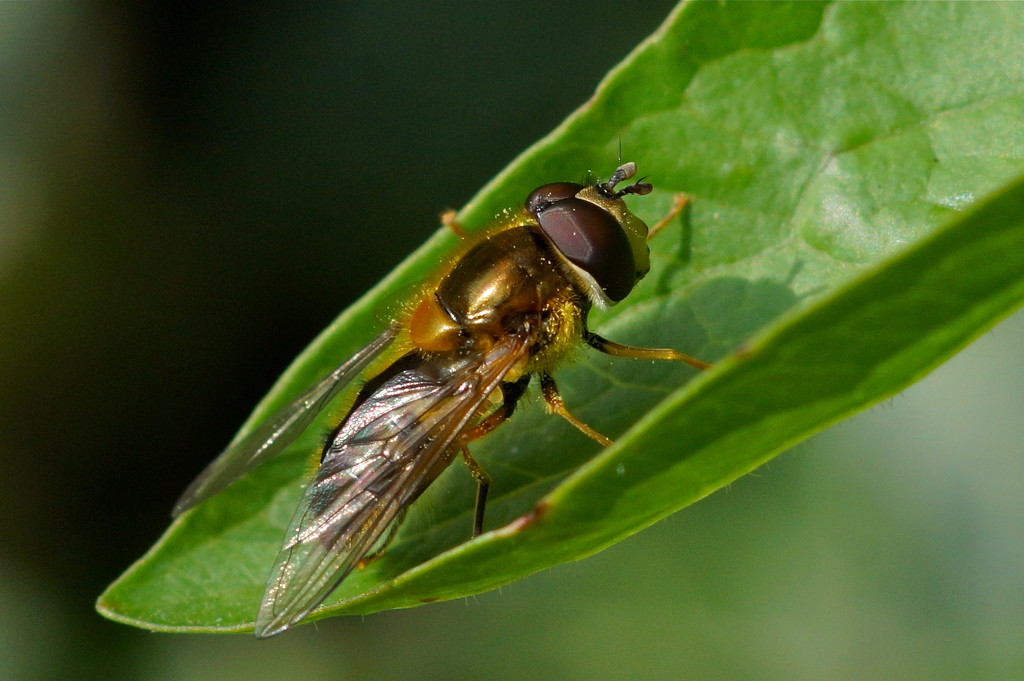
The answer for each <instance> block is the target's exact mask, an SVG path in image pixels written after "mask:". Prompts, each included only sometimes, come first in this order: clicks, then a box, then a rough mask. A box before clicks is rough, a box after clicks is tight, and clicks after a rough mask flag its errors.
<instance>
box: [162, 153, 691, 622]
mask: <svg viewBox="0 0 1024 681" xmlns="http://www.w3.org/2000/svg"><path fill="white" fill-rule="evenodd" d="M635 175H636V165H635V164H633V163H625V164H622V165H620V166H619V167H618V168H617V169H616V170H615V172H614V173H613V174H612V175H611V177H610V178H609V179H608V180H606V181H597V182H594V183H588V184H576V183H573V182H554V183H551V184H545V185H541V186H540V187H538V188H537V189H535V190H534V191H532V192H531V193H530V194H529V196H527V197H526V200H525V202H524V204H523V206H522V207H521V208H519V209H517V210H515V211H510V212H507V213H506V216H505V218H504V219H502V220H501V221H500V222H498V223H496V224H495V225H493V226H491V227H489V228H486V229H483V230H481V231H480V232H479V234H475V235H473V236H467V235H466V234H465V232H464V231H463V230H462V228H461V227H460V226H459V225H457V224H456V223H455V222H454V220H453V219H451V218H450V217H449V218H448V219H447V220H446V222H447V224H448V226H449V227H450V228H451V229H452V230H453V231H454V232H455V233H456V234H457V235H459V236H460V238H462V239H463V240H464V242H465V243H464V244H463V249H462V250H461V251H460V255H458V256H457V257H455V258H453V259H452V261H451V262H450V263H448V264H447V265H446V266H445V268H443V269H442V270H441V272H439V273H438V274H437V275H436V276H435V277H433V278H432V279H430V280H429V281H430V283H428V284H426V285H425V286H424V287H423V288H422V289H421V290H420V292H419V293H418V294H417V297H416V298H415V299H414V300H413V301H412V302H411V303H410V304H409V305H408V306H406V308H405V309H406V312H405V313H403V314H402V315H399V318H398V319H396V320H394V321H393V322H392V323H391V324H390V325H389V326H388V327H387V328H386V329H384V330H383V331H382V332H381V333H380V334H379V335H378V336H377V337H376V338H374V339H373V340H372V341H370V343H369V344H368V345H366V347H364V348H363V349H362V350H360V351H359V352H357V353H356V354H355V355H353V356H352V357H351V358H349V359H347V360H346V361H345V362H343V363H342V364H341V365H339V366H338V367H337V368H336V369H335V370H334V371H332V372H331V373H330V374H328V375H327V376H325V377H324V378H323V379H321V380H320V381H318V382H317V383H316V384H315V385H313V386H312V387H311V388H309V389H308V390H307V391H306V392H305V393H303V394H302V395H300V396H299V397H298V398H296V399H295V400H294V401H293V402H292V403H290V404H289V405H288V406H286V407H284V408H283V409H282V410H280V411H279V412H278V413H276V414H275V415H274V416H272V417H271V418H270V419H268V420H267V421H266V422H265V423H263V424H261V425H259V426H257V427H256V428H255V429H254V430H252V431H251V432H249V433H247V434H245V435H244V436H243V437H241V438H239V439H236V441H234V442H233V443H232V444H231V445H229V446H228V448H227V449H226V450H225V451H224V452H223V453H222V454H221V455H220V456H219V457H218V458H217V459H215V460H214V461H213V462H212V463H211V464H210V465H209V466H207V468H206V469H205V470H204V471H203V472H202V473H201V474H200V475H199V477H198V478H196V480H195V481H194V482H193V483H192V484H191V485H190V486H189V487H188V489H187V490H185V492H184V494H183V495H182V497H181V499H180V500H179V501H178V504H177V505H176V506H175V510H174V512H175V515H178V514H180V513H184V512H185V511H187V510H188V509H189V508H191V507H193V506H195V505H197V504H200V503H202V502H203V501H205V500H206V499H208V498H209V497H211V496H213V495H214V494H217V493H218V492H220V491H221V490H222V489H224V488H225V487H227V486H228V485H230V484H231V483H232V482H233V481H234V480H236V479H238V478H239V477H240V476H242V475H244V474H245V473H246V472H248V471H249V470H251V469H252V468H253V467H255V466H257V465H259V464H260V463H262V462H263V461H266V460H267V459H269V458H271V457H273V456H274V455H276V454H277V453H279V452H281V451H283V450H284V449H285V448H287V446H288V445H289V444H290V443H292V442H293V441H294V440H295V439H296V438H297V437H298V436H299V435H300V434H301V433H302V432H303V431H304V430H305V429H306V428H307V427H309V426H310V424H311V423H312V422H313V420H314V418H315V417H316V415H317V414H318V413H320V412H321V411H322V410H323V409H324V408H325V407H326V406H327V405H328V404H329V403H331V402H332V400H333V399H334V397H336V396H337V395H338V394H339V393H340V392H341V391H342V389H343V388H344V387H345V386H346V385H348V384H349V383H351V382H352V381H354V380H356V379H358V378H360V377H362V378H363V380H364V381H365V382H364V383H363V385H362V387H361V389H360V390H359V392H358V394H357V395H356V397H355V400H354V403H353V405H352V407H351V408H350V409H349V410H348V413H347V414H346V415H345V417H344V418H343V419H342V420H341V422H340V423H338V424H337V425H336V427H335V428H334V430H333V431H332V432H331V434H330V436H329V437H328V438H327V439H326V441H325V442H324V444H323V447H322V450H321V453H320V465H319V467H318V468H317V471H316V473H315V474H314V475H313V478H312V480H310V481H309V482H308V484H307V485H306V487H305V492H304V494H303V498H302V501H301V502H300V503H299V506H298V508H297V509H296V511H295V515H294V517H293V518H292V521H291V523H290V525H289V527H288V530H287V532H286V533H285V536H284V538H283V542H282V547H281V550H280V552H279V553H278V556H277V559H276V560H275V563H274V565H273V566H272V567H271V568H270V577H269V579H268V581H267V587H266V591H265V593H264V595H263V599H262V601H261V603H260V604H259V608H258V611H257V614H256V622H255V632H256V635H257V636H258V637H260V638H266V637H269V636H274V635H276V634H279V633H281V632H283V631H285V630H286V629H288V628H289V627H291V626H293V625H294V624H297V623H298V622H300V621H301V620H303V619H305V618H306V617H307V616H308V615H310V614H311V613H312V612H313V610H315V609H316V608H317V607H318V606H320V605H321V604H322V603H323V602H324V601H325V599H327V597H328V596H329V595H330V594H331V592H332V591H334V589H335V588H337V586H338V584H340V583H341V581H342V580H344V579H345V577H346V576H347V575H348V574H349V573H350V572H351V571H352V570H353V569H355V568H356V567H357V566H358V565H360V564H361V563H362V562H363V561H365V560H368V559H369V557H370V556H371V555H376V554H377V553H378V552H380V551H381V550H382V547H384V548H383V550H386V543H387V539H388V538H389V537H390V535H391V533H392V532H393V530H394V528H395V526H396V525H397V524H398V522H399V520H400V518H401V516H402V512H403V511H404V510H405V509H406V508H407V507H408V506H409V505H410V504H412V503H413V502H414V501H415V500H416V498H417V497H419V495H420V494H421V493H422V492H423V490H425V489H426V488H427V487H428V486H429V485H430V484H431V483H432V482H433V481H434V480H435V479H436V478H437V476H438V475H440V474H441V472H442V471H444V469H445V468H447V467H448V465H449V464H450V463H451V462H452V461H453V460H454V459H455V458H457V457H461V458H462V460H463V461H464V463H465V464H466V467H467V469H468V470H469V472H470V474H471V475H472V476H473V477H474V478H475V479H476V481H477V497H476V506H475V511H474V513H473V527H472V536H476V535H478V534H481V533H482V532H483V531H484V510H485V508H486V502H487V492H488V489H489V487H490V482H491V478H490V476H489V475H488V474H487V473H486V471H485V470H484V468H483V466H481V465H480V464H479V463H477V461H476V460H475V459H474V458H473V457H472V455H471V454H470V451H469V445H470V443H472V442H473V441H475V440H477V439H479V438H481V437H484V436H485V435H487V434H488V433H490V432H491V431H492V430H494V429H495V428H497V427H499V426H500V425H501V424H503V423H504V422H505V421H507V420H508V419H509V418H511V417H512V415H513V412H514V411H515V408H516V405H517V403H518V402H519V401H520V399H522V397H523V395H524V394H525V392H526V389H527V386H528V385H529V384H530V382H531V381H532V380H533V377H534V376H536V377H537V379H538V382H539V384H540V388H541V395H542V396H543V399H544V402H545V403H546V405H547V407H548V409H549V410H550V411H551V412H552V413H554V414H557V415H558V416H561V417H562V418H564V419H566V420H567V421H568V422H569V423H571V424H572V425H573V426H575V427H576V428H577V429H579V430H580V431H581V432H582V433H583V434H584V435H586V436H587V437H590V438H591V439H593V440H596V441H597V442H599V443H600V444H602V445H604V446H607V445H610V444H611V440H609V439H608V438H607V437H605V436H604V435H602V434H601V433H598V432H597V431H595V430H594V429H592V428H591V427H590V426H588V425H587V424H585V423H583V422H582V421H580V420H579V419H577V418H576V417H575V416H573V415H572V413H571V412H570V411H569V410H568V408H567V407H566V405H565V403H564V402H563V400H562V397H561V395H560V393H559V391H558V387H557V384H556V383H555V379H554V376H553V375H552V372H553V371H554V370H555V369H556V368H557V367H558V365H559V364H560V363H561V362H563V361H566V360H567V359H568V357H569V355H570V354H571V353H572V352H574V351H575V350H576V349H577V348H579V347H580V346H589V347H591V348H594V349H596V350H599V351H601V352H604V353H606V354H609V355H614V356H619V357H634V358H644V359H664V360H674V361H683V362H686V363H688V364H690V365H692V366H695V367H697V368H705V367H706V366H707V365H706V364H704V363H703V362H701V361H699V360H696V359H693V358H692V357H689V356H687V355H684V354H682V353H679V352H676V351H675V350H664V349H650V348H635V347H631V346H627V345H620V344H618V343H614V342H612V341H610V340H607V339H605V338H603V337H601V336H599V335H598V334H596V333H594V332H592V331H590V330H589V329H588V328H587V314H588V313H589V311H590V309H591V307H592V306H594V305H597V306H599V307H609V306H612V305H615V304H616V303H619V302H621V301H622V300H623V299H624V298H626V297H627V296H628V295H629V293H630V292H631V291H632V290H633V287H634V286H636V284H637V282H639V281H640V280H641V279H642V278H643V277H644V276H645V275H646V274H647V271H648V269H649V268H650V257H649V251H648V247H647V240H648V238H649V231H648V228H647V225H646V224H644V222H643V221H642V220H640V219H639V218H638V217H636V216H635V215H634V214H633V213H632V212H630V210H629V209H628V207H627V206H626V204H625V202H624V201H623V197H625V196H628V195H637V196H642V195H645V194H648V193H650V192H651V191H652V187H651V185H650V184H648V183H646V182H643V181H637V182H634V183H632V184H627V185H625V186H623V187H622V188H619V186H620V185H622V184H623V183H624V182H626V181H627V180H631V179H632V178H633V177H634V176H635ZM682 205H683V203H682V202H681V201H677V202H676V205H675V207H674V209H673V212H672V213H670V215H669V216H667V217H666V218H665V219H664V220H662V221H660V222H659V223H658V224H657V225H655V226H654V227H653V228H652V229H651V230H650V234H651V235H653V234H654V233H656V232H657V231H658V230H659V229H660V228H662V227H663V226H664V225H665V224H667V223H668V221H669V220H670V219H671V218H672V217H673V216H674V215H676V214H677V213H678V211H679V209H680V208H681V207H682ZM398 338H401V339H402V341H401V342H398V343H396V342H395V341H396V339H398ZM389 348H395V349H397V348H401V349H402V351H401V353H400V356H399V357H397V358H396V359H394V361H391V362H390V363H388V364H386V366H385V367H384V368H383V369H382V370H379V371H376V372H375V373H374V372H371V371H370V368H371V367H376V366H377V365H379V364H380V362H377V361H376V360H377V359H378V358H382V357H384V356H385V352H386V351H387V350H388V349H389ZM367 374H368V375H367ZM254 607H255V604H254Z"/></svg>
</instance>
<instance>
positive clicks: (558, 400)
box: [540, 374, 612, 447]
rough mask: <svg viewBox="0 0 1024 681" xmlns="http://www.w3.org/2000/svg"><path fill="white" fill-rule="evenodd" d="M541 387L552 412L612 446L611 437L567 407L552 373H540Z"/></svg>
mask: <svg viewBox="0 0 1024 681" xmlns="http://www.w3.org/2000/svg"><path fill="white" fill-rule="evenodd" d="M540 389H541V392H542V393H543V394H544V401H545V402H547V403H548V407H549V408H550V409H551V411H552V412H554V413H555V414H558V415H559V416H561V417H562V418H563V419H565V420H566V421H568V422H569V423H571V424H572V425H573V426H575V427H576V428H577V429H578V430H579V431H580V432H581V433H583V434H584V435H586V436H587V437H589V438H590V439H591V440H594V441H595V442H597V443H599V444H601V445H603V446H605V447H610V446H611V445H612V441H611V439H610V438H608V437H605V436H604V435H602V434H601V433H599V432H597V431H596V430H594V429H593V428H591V427H590V426H588V425H587V424H585V423H583V421H580V420H579V419H578V418H576V417H575V416H573V415H572V412H570V411H569V409H568V408H566V406H565V401H564V400H562V396H561V394H559V392H558V386H557V385H556V384H555V379H554V377H553V376H552V375H551V374H541V375H540Z"/></svg>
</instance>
